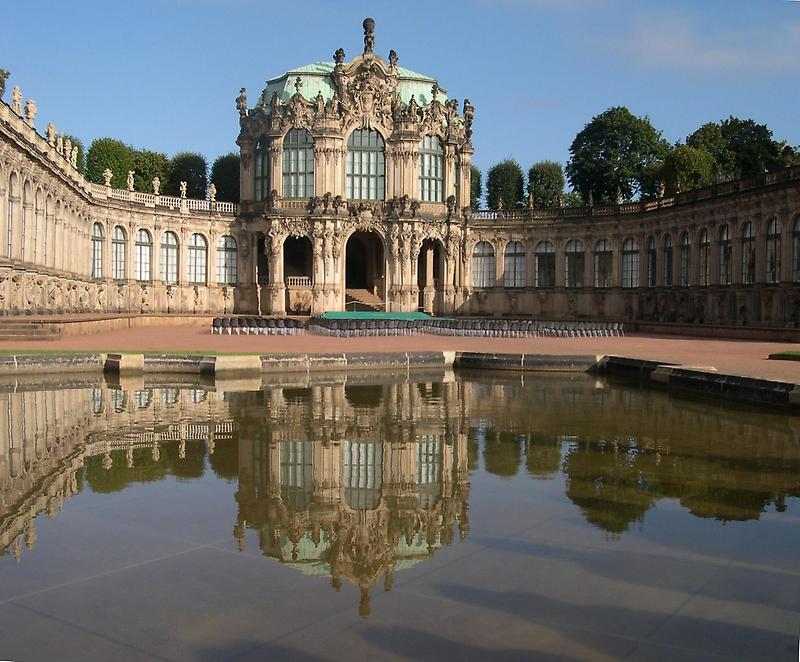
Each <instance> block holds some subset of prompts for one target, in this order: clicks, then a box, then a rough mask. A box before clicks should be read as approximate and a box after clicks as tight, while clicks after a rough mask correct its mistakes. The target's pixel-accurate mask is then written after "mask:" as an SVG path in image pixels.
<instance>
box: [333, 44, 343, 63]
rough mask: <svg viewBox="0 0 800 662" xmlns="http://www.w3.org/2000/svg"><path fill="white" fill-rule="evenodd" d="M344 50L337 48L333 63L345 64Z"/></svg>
mask: <svg viewBox="0 0 800 662" xmlns="http://www.w3.org/2000/svg"><path fill="white" fill-rule="evenodd" d="M344 57H345V55H344V48H337V49H336V52H335V53H334V54H333V61H334V62H335V63H336V64H344Z"/></svg>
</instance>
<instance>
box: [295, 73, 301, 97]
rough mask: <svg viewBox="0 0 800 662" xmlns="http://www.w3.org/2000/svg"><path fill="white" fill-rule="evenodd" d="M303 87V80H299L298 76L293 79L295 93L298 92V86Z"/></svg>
mask: <svg viewBox="0 0 800 662" xmlns="http://www.w3.org/2000/svg"><path fill="white" fill-rule="evenodd" d="M301 87H303V81H302V80H301V78H300V76H298V77H297V78H295V79H294V89H295V90H297V93H298V94H300V88H301Z"/></svg>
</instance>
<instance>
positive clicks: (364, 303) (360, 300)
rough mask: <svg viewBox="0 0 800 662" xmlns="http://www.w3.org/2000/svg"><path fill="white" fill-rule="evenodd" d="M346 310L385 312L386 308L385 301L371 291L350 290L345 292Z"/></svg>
mask: <svg viewBox="0 0 800 662" xmlns="http://www.w3.org/2000/svg"><path fill="white" fill-rule="evenodd" d="M344 302H345V304H344V305H345V310H347V311H351V312H352V311H354V310H365V311H376V312H383V311H384V310H385V309H386V306H385V305H384V303H383V299H381V298H380V297H377V296H375V295H374V294H373V293H372V292H370V291H369V290H355V289H349V290H345V291H344Z"/></svg>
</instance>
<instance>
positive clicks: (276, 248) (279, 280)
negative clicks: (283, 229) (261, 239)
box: [267, 236, 286, 315]
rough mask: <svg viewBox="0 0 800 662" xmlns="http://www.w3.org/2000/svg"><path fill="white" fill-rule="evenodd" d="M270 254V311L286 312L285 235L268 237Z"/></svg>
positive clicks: (282, 313)
mask: <svg viewBox="0 0 800 662" xmlns="http://www.w3.org/2000/svg"><path fill="white" fill-rule="evenodd" d="M267 241H268V242H269V243H268V245H267V249H268V254H269V285H268V286H267V287H268V289H269V292H270V313H271V314H273V315H285V314H286V286H285V285H284V282H283V242H284V237H269V236H268V237H267Z"/></svg>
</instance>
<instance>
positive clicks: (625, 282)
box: [0, 22, 800, 326]
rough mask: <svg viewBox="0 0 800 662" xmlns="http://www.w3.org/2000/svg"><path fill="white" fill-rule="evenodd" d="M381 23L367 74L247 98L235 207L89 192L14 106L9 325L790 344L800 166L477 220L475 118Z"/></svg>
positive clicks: (295, 77) (56, 140)
mask: <svg viewBox="0 0 800 662" xmlns="http://www.w3.org/2000/svg"><path fill="white" fill-rule="evenodd" d="M367 23H369V22H365V37H364V39H365V42H364V51H363V53H362V54H361V55H358V56H356V57H355V58H353V59H352V60H351V61H349V62H347V61H346V60H345V53H344V51H343V49H338V50H337V51H336V52H335V53H334V59H333V62H318V63H315V64H313V65H308V66H306V67H300V68H299V69H297V70H294V71H290V72H287V73H286V74H284V75H283V76H279V77H277V78H275V79H272V80H270V81H268V84H267V87H266V88H265V90H264V91H263V93H262V94H261V96H260V98H259V100H258V102H257V103H256V105H255V106H254V107H252V108H250V107H249V106H248V102H247V92H246V90H244V89H242V90H241V92H240V94H239V96H238V97H237V99H236V108H237V110H238V113H239V117H240V127H241V131H240V135H239V138H238V140H237V143H238V145H239V149H240V153H241V191H240V193H241V204H240V205H233V204H230V203H222V202H216V201H213V200H187V199H185V198H172V197H169V196H162V195H158V194H155V193H154V194H144V193H138V192H134V191H130V190H117V189H112V188H110V187H109V186H104V185H99V184H93V183H89V182H87V181H86V180H85V179H84V178H83V176H82V175H80V174H79V173H78V172H77V170H76V169H75V167H74V163H75V154H76V151H75V149H74V148H72V147H69V146H66V145H63V144H62V141H61V139H60V137H57V136H56V132H55V128H54V127H53V126H52V124H48V127H47V132H46V133H47V135H46V137H43V136H40V135H39V134H38V133H37V132H36V130H35V129H34V128H33V126H32V124H33V122H32V120H31V119H30V118H26V117H23V114H22V110H21V105H20V109H17V110H15V109H14V108H12V107H11V106H7V105H5V104H0V313H2V314H6V315H20V314H53V313H85V312H100V313H135V314H142V313H145V314H161V313H182V314H186V313H189V314H192V313H198V314H200V313H205V314H208V313H211V314H219V313H242V314H276V315H282V314H287V313H291V314H320V313H322V312H325V311H335V310H345V309H347V308H351V307H353V306H356V307H364V306H372V307H374V308H377V309H385V310H388V311H398V312H400V311H414V310H419V309H423V310H426V311H428V312H432V313H436V314H447V315H451V314H455V315H493V316H502V315H505V316H534V317H549V318H567V319H580V318H594V319H599V318H611V319H623V320H646V321H674V322H684V323H712V322H713V323H723V324H740V325H742V324H748V325H753V324H756V325H757V324H763V325H771V326H796V324H797V321H798V319H800V169H799V168H789V167H787V168H785V169H784V170H782V171H779V172H775V173H769V174H764V175H762V176H760V177H758V178H756V179H754V180H739V181H733V182H726V183H723V184H718V185H716V186H714V187H710V188H707V189H702V190H698V191H690V192H686V193H681V194H678V195H677V196H676V197H675V198H662V199H659V200H656V201H652V202H647V203H632V204H623V205H617V206H613V207H604V208H599V207H588V208H569V209H566V208H561V209H549V210H548V209H524V210H522V209H521V210H506V211H503V210H500V211H474V210H470V208H469V190H470V164H471V158H472V154H473V149H472V140H471V138H472V119H473V115H474V110H475V109H474V108H473V106H472V105H471V104H470V103H469V101H468V100H465V101H464V102H463V105H462V109H461V111H459V108H458V103H457V101H456V100H455V99H452V98H449V97H448V96H447V92H446V91H445V90H444V89H443V88H441V87H440V86H439V84H438V82H437V81H435V80H434V79H432V78H429V77H427V76H424V75H422V74H417V73H415V72H413V71H409V70H407V69H403V68H402V67H400V66H399V65H398V56H397V54H396V53H395V52H394V51H390V52H389V56H388V59H387V60H384V59H383V58H381V57H380V56H378V55H377V54H376V53H375V51H374V46H375V35H374V26H373V28H371V29H368V28H367ZM370 25H372V24H371V23H370ZM109 178H110V175H109ZM154 187H155V188H154V191H157V190H158V187H157V186H155V184H154ZM212 197H214V196H212ZM142 231H144V232H145V233H146V234H144V235H143V234H142ZM141 236H144V237H145V238H146V237H149V241H150V245H149V246H148V245H141V242H137V238H138V237H141ZM137 244H139V245H137ZM145 244H146V242H145ZM143 262H147V264H146V265H143V264H142V263H143ZM145 266H146V267H147V268H144V267H145Z"/></svg>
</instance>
